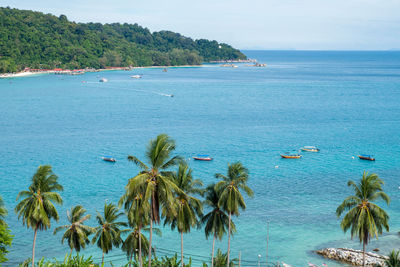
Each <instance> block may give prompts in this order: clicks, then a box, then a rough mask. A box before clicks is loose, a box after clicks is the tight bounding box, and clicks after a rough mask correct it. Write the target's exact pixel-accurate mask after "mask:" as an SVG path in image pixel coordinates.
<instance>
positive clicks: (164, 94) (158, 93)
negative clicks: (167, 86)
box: [87, 82, 174, 97]
mask: <svg viewBox="0 0 400 267" xmlns="http://www.w3.org/2000/svg"><path fill="white" fill-rule="evenodd" d="M87 83H96V84H99V83H100V82H87ZM90 87H93V86H90ZM93 88H101V89H115V90H122V91H133V92H143V93H149V94H156V95H160V96H166V97H174V95H173V94H166V93H161V92H156V91H148V90H141V89H132V88H120V87H112V86H102V87H93Z"/></svg>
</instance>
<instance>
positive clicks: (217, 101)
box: [0, 51, 400, 266]
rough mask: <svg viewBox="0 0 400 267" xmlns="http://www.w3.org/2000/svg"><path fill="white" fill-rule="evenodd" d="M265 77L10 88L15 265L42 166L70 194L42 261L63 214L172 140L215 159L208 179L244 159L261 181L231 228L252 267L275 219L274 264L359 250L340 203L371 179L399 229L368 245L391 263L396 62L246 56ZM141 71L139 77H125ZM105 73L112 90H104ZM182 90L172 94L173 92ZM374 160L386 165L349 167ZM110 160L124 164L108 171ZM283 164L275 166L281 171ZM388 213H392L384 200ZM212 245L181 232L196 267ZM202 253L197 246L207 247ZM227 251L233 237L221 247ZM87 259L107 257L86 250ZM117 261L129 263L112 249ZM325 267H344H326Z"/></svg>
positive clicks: (5, 88) (189, 76)
mask: <svg viewBox="0 0 400 267" xmlns="http://www.w3.org/2000/svg"><path fill="white" fill-rule="evenodd" d="M245 53H246V54H247V55H248V56H249V57H250V58H257V59H258V60H259V61H260V62H262V63H267V64H268V65H267V67H266V68H255V67H246V66H245V64H239V67H238V68H221V67H219V66H217V65H205V66H204V67H198V68H170V69H168V72H166V73H164V72H162V69H137V70H133V71H109V72H100V73H87V74H84V75H81V76H59V75H41V76H35V77H26V78H14V79H1V80H0V96H1V100H2V101H1V102H2V104H1V105H0V113H1V114H2V116H1V118H2V119H1V121H0V131H1V137H0V147H1V149H0V158H1V159H2V163H1V164H0V181H1V184H2V186H1V190H0V194H1V195H2V196H3V198H4V200H5V203H6V205H7V207H8V209H9V213H10V215H9V217H7V221H8V223H9V225H10V227H11V229H12V231H13V234H14V235H15V238H14V243H13V247H12V249H11V252H10V254H9V258H10V263H9V266H14V265H15V264H16V263H17V262H21V261H22V260H24V259H25V258H28V257H30V256H31V246H32V239H33V231H32V230H30V229H29V230H27V229H25V228H24V227H23V226H22V223H21V222H19V221H18V220H17V217H16V215H15V214H14V212H13V208H14V207H15V205H16V202H15V198H16V195H17V193H18V192H19V191H21V190H24V189H26V187H27V186H28V185H29V181H30V178H31V176H32V174H33V173H34V172H35V170H36V168H37V166H38V165H40V164H51V165H52V166H53V169H54V172H55V173H56V174H57V175H58V176H59V180H60V183H61V184H63V185H64V192H63V193H62V197H63V199H64V205H63V206H62V207H60V208H59V213H60V215H61V220H60V222H59V223H53V224H52V229H51V230H49V231H47V232H42V233H39V234H38V241H37V248H36V257H37V258H40V257H42V256H46V257H49V258H51V257H58V258H63V256H64V254H65V253H67V252H69V249H68V247H67V245H66V244H64V245H61V243H60V239H61V235H62V234H61V233H60V234H58V235H57V236H53V235H52V231H53V229H54V226H56V225H61V224H65V223H66V212H65V211H66V209H69V208H70V207H71V206H72V205H77V204H82V205H83V206H84V207H85V208H86V209H88V211H89V213H90V214H92V215H93V217H92V219H91V224H93V225H94V224H95V218H94V217H95V214H96V211H101V209H102V207H103V205H104V201H105V200H110V201H113V202H116V201H117V200H118V199H119V197H120V196H121V194H122V193H123V189H124V186H125V185H126V183H127V179H128V178H130V177H133V176H134V175H135V174H136V173H137V171H138V169H137V168H136V167H135V166H133V164H132V163H129V162H128V161H127V160H126V157H127V155H128V154H133V155H136V156H138V157H140V158H143V156H144V150H145V146H146V144H147V143H148V141H149V139H150V138H154V137H155V136H156V135H157V134H159V133H163V132H164V133H168V134H169V135H170V136H171V137H173V138H174V139H175V140H176V141H177V145H178V146H177V153H179V154H181V155H183V156H184V157H185V158H188V159H189V158H190V157H192V156H194V155H196V154H210V155H211V156H213V157H214V161H212V162H193V161H190V165H191V167H192V168H193V169H194V175H195V177H197V178H201V179H202V180H203V181H204V182H205V183H210V182H214V181H215V178H214V174H215V173H217V172H221V173H225V172H226V168H227V163H228V162H234V161H237V160H239V161H241V162H242V163H243V164H244V165H245V166H247V167H248V168H249V170H250V172H251V178H250V182H249V183H250V186H251V187H252V188H253V189H254V191H255V196H254V198H253V199H247V200H246V201H247V209H246V211H245V212H242V214H241V215H240V217H239V218H235V219H234V221H235V223H236V224H237V229H238V231H237V233H236V234H235V236H234V238H233V240H232V255H233V257H238V254H239V252H241V255H242V256H241V257H242V260H243V261H242V266H257V263H258V255H261V261H262V262H264V264H265V256H266V225H267V221H269V222H270V240H269V251H268V260H269V261H273V262H276V261H284V262H286V263H289V264H292V265H294V266H306V265H307V263H308V262H312V263H315V264H319V265H320V264H321V263H323V262H327V261H325V260H324V259H321V258H320V257H319V256H316V255H315V254H314V253H313V252H312V251H313V250H315V249H318V248H323V247H327V246H336V247H344V246H347V247H355V248H357V247H359V245H358V242H357V240H356V239H355V240H354V241H351V240H350V235H349V234H344V233H342V231H341V229H340V226H339V224H340V220H338V219H337V218H336V216H335V210H336V207H337V206H338V205H339V204H340V203H341V201H342V200H343V199H344V197H345V196H347V195H348V194H350V193H351V191H350V190H349V189H348V188H347V186H346V182H347V181H348V180H349V179H353V180H358V179H359V178H360V177H361V175H362V172H363V171H364V170H367V171H371V172H376V173H378V174H379V175H380V176H381V177H382V178H383V179H384V181H385V182H386V185H385V191H386V192H387V193H388V194H389V195H390V197H391V198H392V203H391V204H390V206H389V207H387V208H386V207H385V208H386V209H387V211H388V212H389V215H390V226H391V229H390V233H388V234H385V235H384V236H383V237H381V238H379V241H373V242H372V244H371V245H370V246H369V247H368V248H369V249H371V250H372V249H373V248H375V247H379V248H381V250H382V252H383V253H387V252H388V251H389V250H391V249H393V248H398V247H399V245H400V238H398V237H397V236H396V233H397V231H398V230H399V228H400V219H399V218H400V217H399V215H400V201H399V194H400V191H399V186H400V182H399V180H398V177H399V171H400V168H399V163H400V158H399V157H398V155H399V153H400V134H399V132H400V116H399V115H400V106H399V100H400V53H399V52H317V51H310V52H305V51H245ZM134 74H142V75H143V78H142V79H132V78H130V77H129V76H130V75H134ZM100 77H106V78H107V79H108V80H109V82H108V83H99V82H98V80H99V79H100ZM171 94H173V95H174V97H168V96H167V95H171ZM304 145H315V146H318V147H319V148H320V149H321V152H320V153H304V157H303V158H302V159H300V160H282V159H280V156H279V154H280V153H283V152H286V151H291V150H297V149H298V148H299V147H301V146H304ZM359 153H366V154H374V155H375V157H376V159H377V160H376V162H368V161H361V160H358V159H356V158H355V159H353V158H352V157H356V156H357V154H359ZM102 155H112V156H114V157H116V158H117V163H115V164H110V163H107V162H103V161H101V159H100V157H101V156H102ZM276 166H278V167H276ZM381 204H382V203H381ZM211 241H212V240H208V241H206V240H205V237H204V234H203V230H193V231H192V233H191V234H190V235H185V236H184V245H185V248H184V249H185V252H186V253H187V255H188V256H189V255H190V256H192V258H193V263H194V265H195V266H200V263H201V262H202V261H206V260H207V259H208V258H209V254H210V252H211ZM155 244H156V253H157V255H164V254H168V255H171V254H173V252H174V251H176V252H179V251H180V237H179V235H178V233H177V232H171V231H169V230H167V229H164V230H163V237H162V238H159V237H156V238H155ZM199 244H201V245H199ZM217 246H218V247H220V248H222V249H223V250H226V240H223V242H222V243H218V244H217ZM85 254H91V255H93V257H94V258H95V259H96V260H99V259H100V260H101V252H100V250H99V249H97V248H96V247H94V246H89V247H88V249H86V250H85ZM106 260H107V261H111V260H112V261H113V263H114V264H117V265H118V264H120V263H123V262H124V261H125V256H124V255H123V253H122V252H121V251H120V250H118V249H115V250H114V251H113V253H110V254H109V255H107V256H106ZM328 265H329V266H337V265H338V264H336V263H333V262H328Z"/></svg>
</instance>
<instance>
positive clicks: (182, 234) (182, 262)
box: [181, 232, 183, 267]
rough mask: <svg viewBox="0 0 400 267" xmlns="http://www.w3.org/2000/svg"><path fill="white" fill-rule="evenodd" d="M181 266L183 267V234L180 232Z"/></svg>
mask: <svg viewBox="0 0 400 267" xmlns="http://www.w3.org/2000/svg"><path fill="white" fill-rule="evenodd" d="M181 266H182V267H183V232H181Z"/></svg>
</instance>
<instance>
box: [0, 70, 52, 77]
mask: <svg viewBox="0 0 400 267" xmlns="http://www.w3.org/2000/svg"><path fill="white" fill-rule="evenodd" d="M46 73H51V72H31V71H23V72H17V73H3V74H0V78H17V77H27V76H33V75H39V74H46Z"/></svg>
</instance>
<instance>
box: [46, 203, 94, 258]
mask: <svg viewBox="0 0 400 267" xmlns="http://www.w3.org/2000/svg"><path fill="white" fill-rule="evenodd" d="M85 212H86V210H85V209H84V208H83V207H82V206H81V205H78V206H75V207H72V208H71V210H70V211H67V218H68V222H69V223H70V224H68V225H62V226H59V227H57V228H56V229H55V230H54V233H53V234H57V233H58V232H59V231H61V230H63V229H67V230H66V231H65V232H64V235H63V237H62V238H61V244H63V243H64V239H67V241H68V246H69V247H70V248H71V253H70V254H72V250H73V249H75V251H76V252H79V251H81V248H83V249H84V248H85V247H86V245H87V244H89V243H90V241H89V237H88V236H89V235H90V234H92V233H93V232H94V228H93V227H90V226H87V225H84V224H83V223H84V222H85V221H87V220H89V219H90V214H87V215H84V214H85Z"/></svg>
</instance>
